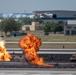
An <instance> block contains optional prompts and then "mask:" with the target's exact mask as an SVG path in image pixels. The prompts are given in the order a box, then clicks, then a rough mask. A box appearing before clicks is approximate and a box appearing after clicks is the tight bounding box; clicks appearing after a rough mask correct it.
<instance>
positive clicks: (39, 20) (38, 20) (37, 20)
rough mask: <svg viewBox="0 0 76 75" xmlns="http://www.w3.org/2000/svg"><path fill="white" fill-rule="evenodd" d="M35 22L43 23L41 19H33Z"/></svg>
mask: <svg viewBox="0 0 76 75" xmlns="http://www.w3.org/2000/svg"><path fill="white" fill-rule="evenodd" d="M32 21H33V22H39V23H43V21H42V19H41V18H33V19H32Z"/></svg>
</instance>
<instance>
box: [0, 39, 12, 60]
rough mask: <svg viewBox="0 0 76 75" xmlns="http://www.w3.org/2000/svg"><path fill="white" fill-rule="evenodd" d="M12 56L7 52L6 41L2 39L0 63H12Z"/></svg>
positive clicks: (0, 43)
mask: <svg viewBox="0 0 76 75" xmlns="http://www.w3.org/2000/svg"><path fill="white" fill-rule="evenodd" d="M11 59H12V56H11V55H10V54H9V53H8V52H7V51H6V48H5V40H3V39H0V61H10V60H11Z"/></svg>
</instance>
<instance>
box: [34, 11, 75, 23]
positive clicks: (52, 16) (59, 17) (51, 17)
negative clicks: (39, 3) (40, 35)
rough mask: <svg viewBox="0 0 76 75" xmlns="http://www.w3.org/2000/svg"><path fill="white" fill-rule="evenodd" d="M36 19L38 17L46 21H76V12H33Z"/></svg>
mask: <svg viewBox="0 0 76 75" xmlns="http://www.w3.org/2000/svg"><path fill="white" fill-rule="evenodd" d="M33 13H34V14H35V16H36V17H40V18H41V19H42V20H43V21H44V22H46V21H55V22H56V21H64V22H65V21H67V20H75V19H76V11H69V10H49V11H34V12H33Z"/></svg>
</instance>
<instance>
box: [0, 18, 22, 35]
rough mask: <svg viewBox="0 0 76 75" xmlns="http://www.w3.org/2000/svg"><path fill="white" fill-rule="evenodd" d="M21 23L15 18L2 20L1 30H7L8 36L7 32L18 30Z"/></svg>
mask: <svg viewBox="0 0 76 75" xmlns="http://www.w3.org/2000/svg"><path fill="white" fill-rule="evenodd" d="M20 26H21V25H20V24H19V22H18V21H15V20H14V19H13V18H9V19H4V20H3V21H2V22H1V25H0V30H1V31H4V32H5V35H6V36H7V32H12V31H18V30H19V29H20Z"/></svg>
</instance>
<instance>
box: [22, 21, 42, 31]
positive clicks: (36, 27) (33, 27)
mask: <svg viewBox="0 0 76 75" xmlns="http://www.w3.org/2000/svg"><path fill="white" fill-rule="evenodd" d="M42 28H43V24H39V22H32V25H23V26H22V30H23V31H25V30H30V31H35V30H42Z"/></svg>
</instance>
